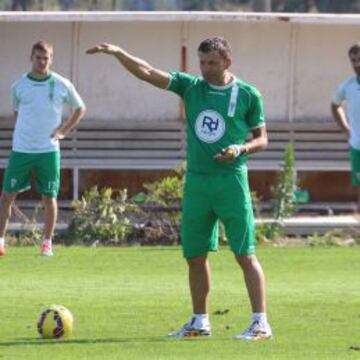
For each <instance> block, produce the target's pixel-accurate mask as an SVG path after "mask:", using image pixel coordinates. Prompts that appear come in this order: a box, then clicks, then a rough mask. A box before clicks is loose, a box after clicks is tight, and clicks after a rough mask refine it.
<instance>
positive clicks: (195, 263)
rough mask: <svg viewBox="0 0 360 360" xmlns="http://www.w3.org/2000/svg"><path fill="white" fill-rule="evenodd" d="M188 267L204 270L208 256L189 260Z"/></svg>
mask: <svg viewBox="0 0 360 360" xmlns="http://www.w3.org/2000/svg"><path fill="white" fill-rule="evenodd" d="M187 262H188V265H189V267H190V268H192V269H197V268H203V267H205V266H206V262H207V256H205V255H201V256H194V257H192V258H189V259H187Z"/></svg>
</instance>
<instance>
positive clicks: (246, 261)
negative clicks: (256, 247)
mask: <svg viewBox="0 0 360 360" xmlns="http://www.w3.org/2000/svg"><path fill="white" fill-rule="evenodd" d="M236 260H237V262H238V263H239V265H240V266H241V267H242V268H243V269H244V270H245V269H249V268H252V267H254V266H257V265H258V260H257V258H256V255H255V254H248V255H245V254H240V255H236Z"/></svg>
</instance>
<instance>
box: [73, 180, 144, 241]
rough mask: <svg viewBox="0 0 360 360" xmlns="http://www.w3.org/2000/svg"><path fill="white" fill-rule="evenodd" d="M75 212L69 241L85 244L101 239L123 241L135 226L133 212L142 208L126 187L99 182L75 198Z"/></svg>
mask: <svg viewBox="0 0 360 360" xmlns="http://www.w3.org/2000/svg"><path fill="white" fill-rule="evenodd" d="M72 205H73V209H74V214H73V216H72V218H71V220H70V224H69V231H68V242H70V243H83V244H86V245H90V244H93V243H94V242H100V243H102V244H104V245H110V244H111V245H120V244H123V243H125V242H126V236H127V235H128V234H129V233H130V232H131V230H132V223H131V220H130V214H133V213H136V212H138V211H139V208H138V207H137V206H136V205H134V204H133V203H131V202H130V201H129V199H128V195H127V190H126V189H124V190H113V189H111V188H104V189H102V190H99V189H98V188H97V187H96V186H95V187H93V188H92V189H90V190H89V191H87V192H86V193H85V194H84V196H83V197H82V198H81V199H80V200H77V201H74V202H73V204H72Z"/></svg>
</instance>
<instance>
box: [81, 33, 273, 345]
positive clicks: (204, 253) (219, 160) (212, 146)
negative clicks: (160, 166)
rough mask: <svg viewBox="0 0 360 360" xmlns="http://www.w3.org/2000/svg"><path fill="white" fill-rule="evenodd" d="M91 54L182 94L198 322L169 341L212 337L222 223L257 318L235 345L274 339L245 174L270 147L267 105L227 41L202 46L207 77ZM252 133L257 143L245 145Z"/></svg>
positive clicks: (102, 48) (114, 50)
mask: <svg viewBox="0 0 360 360" xmlns="http://www.w3.org/2000/svg"><path fill="white" fill-rule="evenodd" d="M87 53H88V54H96V53H105V54H109V55H113V56H114V57H115V58H116V59H117V60H118V61H119V62H120V63H121V64H122V65H123V66H124V67H125V69H126V70H127V71H129V72H130V73H132V74H133V75H135V76H136V77H138V78H139V79H141V80H144V81H146V82H148V83H150V84H152V85H154V86H156V87H158V88H161V89H167V90H169V91H172V92H174V93H176V94H178V95H179V96H180V97H181V98H182V99H183V101H184V104H185V113H186V120H187V173H186V181H185V188H184V198H183V212H182V225H181V243H182V247H183V253H184V257H185V258H186V260H187V263H188V267H189V286H190V292H191V298H192V305H193V315H192V316H191V318H190V320H189V321H188V322H187V323H186V324H185V325H184V326H183V327H182V328H180V329H179V330H178V331H175V332H173V333H170V334H169V336H171V337H176V338H182V337H189V336H209V335H211V328H210V321H209V303H208V301H209V291H210V265H209V262H208V252H209V251H216V250H217V248H218V221H219V220H221V221H222V222H223V223H224V225H225V229H226V233H227V237H228V240H229V244H230V247H231V249H232V251H233V252H234V255H235V259H236V260H237V262H238V263H239V264H240V266H241V268H242V270H243V274H244V278H245V283H246V287H247V290H248V294H249V297H250V302H251V306H252V311H253V318H252V321H251V324H250V326H249V327H248V328H247V329H246V330H245V331H243V332H242V333H240V334H238V335H236V336H235V338H237V339H244V340H260V339H269V338H271V336H272V332H271V328H270V326H269V323H268V321H267V315H266V302H265V280H264V274H263V270H262V268H261V266H260V264H259V262H258V260H257V258H256V255H255V238H254V231H255V229H254V218H253V209H252V203H251V194H250V190H249V186H248V177H247V167H246V160H247V155H248V154H249V153H254V152H256V151H259V150H262V149H264V148H265V147H266V146H267V133H266V128H265V120H264V114H263V103H262V99H261V96H260V94H259V92H258V91H257V90H256V89H255V88H254V87H252V86H250V85H248V84H247V83H245V82H243V81H241V80H240V79H238V78H237V77H236V76H235V75H233V74H232V73H231V72H230V71H229V67H230V65H231V63H232V56H231V49H230V46H229V45H228V43H227V41H226V40H225V39H223V38H220V37H214V38H210V39H206V40H204V41H203V42H201V44H200V45H199V48H198V56H199V61H200V70H201V73H202V77H195V76H192V75H190V74H187V73H181V72H171V73H168V72H166V71H162V70H159V69H156V68H154V67H152V66H151V65H150V64H148V63H147V62H146V61H144V60H142V59H139V58H137V57H135V56H133V55H131V54H129V53H128V52H126V51H125V50H123V49H122V48H120V47H118V46H115V45H112V44H106V43H103V44H100V45H97V46H95V47H93V48H90V49H89V50H87ZM249 132H251V133H252V135H253V137H252V139H251V140H250V141H248V142H246V138H247V135H248V133H249ZM234 286H235V284H234Z"/></svg>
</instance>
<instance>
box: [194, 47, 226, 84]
mask: <svg viewBox="0 0 360 360" xmlns="http://www.w3.org/2000/svg"><path fill="white" fill-rule="evenodd" d="M198 54H199V61H200V71H201V74H202V76H203V78H204V80H205V81H207V82H209V83H213V84H216V83H217V82H218V81H219V79H222V78H223V77H224V73H225V71H226V70H227V69H228V68H229V66H230V65H231V60H230V59H226V58H224V57H223V56H221V55H220V53H219V52H218V51H216V50H214V51H210V52H208V53H203V52H201V51H199V53H198Z"/></svg>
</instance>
